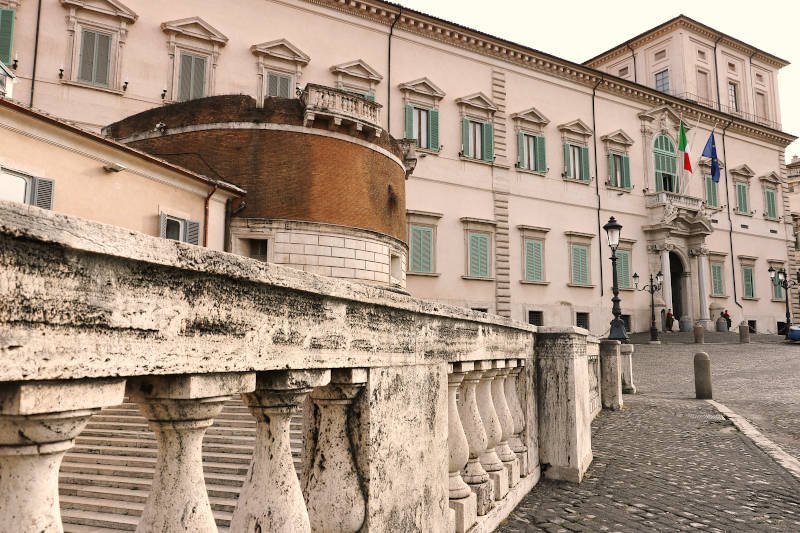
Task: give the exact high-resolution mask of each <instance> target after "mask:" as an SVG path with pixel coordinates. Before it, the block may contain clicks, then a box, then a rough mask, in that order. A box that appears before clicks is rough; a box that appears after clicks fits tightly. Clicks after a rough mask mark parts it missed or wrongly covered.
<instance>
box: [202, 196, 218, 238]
mask: <svg viewBox="0 0 800 533" xmlns="http://www.w3.org/2000/svg"><path fill="white" fill-rule="evenodd" d="M218 188H219V187H218V186H217V185H214V188H213V189H211V192H210V193H208V196H206V202H205V206H204V207H205V214H204V219H203V246H204V247H206V248H208V204H209V203H210V202H211V197H212V196H214V193H215V192H217V189H218Z"/></svg>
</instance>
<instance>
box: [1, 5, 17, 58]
mask: <svg viewBox="0 0 800 533" xmlns="http://www.w3.org/2000/svg"><path fill="white" fill-rule="evenodd" d="M13 42H14V10H13V9H0V61H2V62H3V64H5V65H10V64H11V48H12V44H13Z"/></svg>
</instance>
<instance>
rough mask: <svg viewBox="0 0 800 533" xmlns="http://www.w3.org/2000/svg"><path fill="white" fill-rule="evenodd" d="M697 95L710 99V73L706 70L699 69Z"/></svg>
mask: <svg viewBox="0 0 800 533" xmlns="http://www.w3.org/2000/svg"><path fill="white" fill-rule="evenodd" d="M697 96H699V97H700V99H701V100H706V101H707V100H708V99H709V86H708V73H707V72H706V71H704V70H698V71H697Z"/></svg>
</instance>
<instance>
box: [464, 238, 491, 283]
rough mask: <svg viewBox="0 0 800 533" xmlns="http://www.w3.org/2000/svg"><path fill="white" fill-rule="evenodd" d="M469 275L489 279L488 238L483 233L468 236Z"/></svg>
mask: <svg viewBox="0 0 800 533" xmlns="http://www.w3.org/2000/svg"><path fill="white" fill-rule="evenodd" d="M469 275H470V276H472V277H476V278H488V277H489V236H488V235H487V234H485V233H470V234H469Z"/></svg>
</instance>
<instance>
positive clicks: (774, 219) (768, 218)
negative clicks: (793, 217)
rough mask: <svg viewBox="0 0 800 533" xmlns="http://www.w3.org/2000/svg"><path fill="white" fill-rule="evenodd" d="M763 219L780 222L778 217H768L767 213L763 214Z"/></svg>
mask: <svg viewBox="0 0 800 533" xmlns="http://www.w3.org/2000/svg"><path fill="white" fill-rule="evenodd" d="M764 220H768V221H770V222H780V221H781V219H779V218H776V217H768V216H767V215H764Z"/></svg>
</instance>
